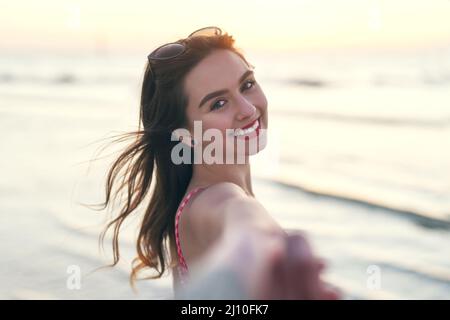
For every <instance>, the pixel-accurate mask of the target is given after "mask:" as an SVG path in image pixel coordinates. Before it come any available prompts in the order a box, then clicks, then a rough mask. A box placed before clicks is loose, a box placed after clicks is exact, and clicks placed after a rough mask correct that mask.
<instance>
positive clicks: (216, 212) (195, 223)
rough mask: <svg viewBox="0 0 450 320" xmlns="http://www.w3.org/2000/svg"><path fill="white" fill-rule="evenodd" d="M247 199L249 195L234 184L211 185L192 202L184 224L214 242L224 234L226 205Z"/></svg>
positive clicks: (185, 215)
mask: <svg viewBox="0 0 450 320" xmlns="http://www.w3.org/2000/svg"><path fill="white" fill-rule="evenodd" d="M245 198H248V196H247V194H246V193H245V192H244V190H243V189H242V188H241V187H240V186H238V185H236V184H234V183H231V182H220V183H216V184H213V185H209V186H207V187H205V188H204V189H203V190H202V191H201V192H199V194H198V195H196V196H195V197H194V198H193V199H192V200H191V203H190V205H189V207H188V208H187V212H185V214H184V218H183V219H185V220H184V223H185V225H186V226H187V227H188V228H189V229H190V230H191V231H192V232H193V233H194V234H196V235H202V236H201V237H202V238H203V239H207V240H208V241H209V240H212V239H213V238H216V236H217V235H219V234H220V233H221V232H222V228H223V223H224V221H223V218H224V217H223V212H224V208H225V206H226V203H227V202H228V201H230V200H238V199H245Z"/></svg>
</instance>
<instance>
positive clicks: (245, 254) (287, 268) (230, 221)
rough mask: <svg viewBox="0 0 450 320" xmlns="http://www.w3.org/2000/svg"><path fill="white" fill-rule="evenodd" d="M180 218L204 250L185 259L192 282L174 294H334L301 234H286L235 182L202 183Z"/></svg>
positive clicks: (276, 296)
mask: <svg viewBox="0 0 450 320" xmlns="http://www.w3.org/2000/svg"><path fill="white" fill-rule="evenodd" d="M184 219H185V221H184V223H185V224H186V225H187V226H188V227H189V228H190V232H195V234H196V237H195V238H196V241H198V242H199V245H201V246H203V247H204V248H206V253H205V254H204V255H202V256H201V257H200V258H198V259H196V260H194V261H189V260H187V262H188V265H190V270H191V279H192V284H191V287H190V288H188V289H187V290H186V291H185V292H183V293H181V295H180V296H179V297H181V298H183V297H184V298H192V299H195V298H199V299H208V298H209V299H216V298H217V299H233V298H234V299H246V298H248V299H333V298H337V297H338V293H337V292H336V291H335V290H333V289H329V288H328V286H326V285H325V283H324V282H323V281H321V279H320V272H321V271H322V270H323V267H324V264H323V261H322V260H321V259H319V258H317V257H315V256H314V255H313V253H312V250H311V247H310V246H309V244H308V241H307V240H306V237H305V236H304V235H302V234H299V233H297V234H293V235H288V234H287V233H286V232H285V231H284V230H283V229H282V228H281V227H280V226H279V225H278V224H277V223H276V222H275V221H274V219H273V218H272V217H271V216H270V215H269V213H268V212H267V211H266V210H265V208H264V207H263V206H262V205H261V204H260V203H259V202H258V201H257V200H255V199H254V198H251V197H248V196H247V195H246V194H245V193H244V192H243V190H242V189H240V188H239V187H238V186H236V185H234V184H232V183H220V184H217V185H213V186H211V187H209V188H207V189H206V190H204V191H203V192H202V193H201V194H200V195H199V196H198V198H197V199H195V201H193V203H192V207H191V210H190V212H189V215H187V216H185V217H184ZM181 223H183V222H181ZM185 258H186V257H185ZM213 292H214V293H213Z"/></svg>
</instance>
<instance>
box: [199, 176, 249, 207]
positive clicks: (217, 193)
mask: <svg viewBox="0 0 450 320" xmlns="http://www.w3.org/2000/svg"><path fill="white" fill-rule="evenodd" d="M246 197H247V194H246V193H245V192H244V190H243V189H242V188H241V187H240V186H238V185H237V184H235V183H232V182H219V183H215V184H213V185H209V186H207V187H205V188H204V189H203V190H202V192H200V194H199V196H198V197H197V198H196V201H193V205H194V204H195V205H196V206H197V207H199V206H206V207H209V206H210V205H218V204H220V203H223V202H224V201H227V200H230V199H240V198H246Z"/></svg>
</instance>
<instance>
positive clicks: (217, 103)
mask: <svg viewBox="0 0 450 320" xmlns="http://www.w3.org/2000/svg"><path fill="white" fill-rule="evenodd" d="M221 101H225V100H223V99H222V100H217V101H216V102H214V103H213V104H212V105H211V110H213V111H214V110H217V109H220V108H222V107H223V105H224V104H220V103H219V102H221Z"/></svg>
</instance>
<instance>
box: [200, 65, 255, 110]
mask: <svg viewBox="0 0 450 320" xmlns="http://www.w3.org/2000/svg"><path fill="white" fill-rule="evenodd" d="M253 73H254V72H253V70H251V69H248V70H247V71H245V72H244V74H243V75H242V76H241V77H240V78H239V81H238V84H241V82H243V81H244V80H245V79H246V78H247V77H248V76H249V75H251V74H253ZM228 92H229V90H228V89H222V90H217V91H214V92H211V93H208V94H207V95H206V96H205V97H204V98H203V99H202V101H200V104H199V105H198V107H199V108H201V107H202V105H204V104H205V102H206V101H208V100H209V99H212V98H215V97H217V96H220V95H222V94H225V93H228Z"/></svg>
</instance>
